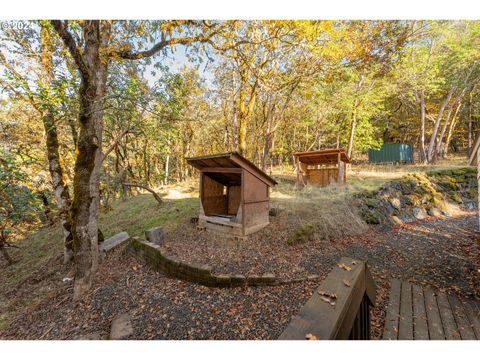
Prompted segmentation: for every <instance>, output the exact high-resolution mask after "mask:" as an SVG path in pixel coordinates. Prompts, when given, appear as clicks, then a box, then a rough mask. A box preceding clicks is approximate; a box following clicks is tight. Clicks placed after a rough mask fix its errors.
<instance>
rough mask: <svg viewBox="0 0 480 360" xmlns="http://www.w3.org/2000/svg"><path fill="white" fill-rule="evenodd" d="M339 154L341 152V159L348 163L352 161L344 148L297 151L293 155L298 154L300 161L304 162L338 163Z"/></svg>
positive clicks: (316, 163) (315, 163)
mask: <svg viewBox="0 0 480 360" xmlns="http://www.w3.org/2000/svg"><path fill="white" fill-rule="evenodd" d="M338 154H340V160H341V161H343V162H346V163H349V162H350V159H349V158H348V156H347V154H345V149H343V148H336V149H325V150H315V151H304V152H296V153H294V154H293V155H294V156H297V157H298V159H299V160H300V162H302V163H304V164H309V165H318V164H332V163H336V162H337V161H338Z"/></svg>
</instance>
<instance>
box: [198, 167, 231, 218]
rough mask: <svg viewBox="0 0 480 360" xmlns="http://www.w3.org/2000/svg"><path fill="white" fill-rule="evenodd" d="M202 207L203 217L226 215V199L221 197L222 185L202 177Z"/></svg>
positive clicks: (204, 176)
mask: <svg viewBox="0 0 480 360" xmlns="http://www.w3.org/2000/svg"><path fill="white" fill-rule="evenodd" d="M202 186H203V189H202V205H203V210H204V211H205V215H210V214H226V213H227V209H226V198H225V196H224V195H223V185H222V184H220V183H218V182H216V181H215V180H213V179H211V178H210V177H208V176H206V175H203V181H202Z"/></svg>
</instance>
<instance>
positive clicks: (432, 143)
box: [427, 87, 455, 162]
mask: <svg viewBox="0 0 480 360" xmlns="http://www.w3.org/2000/svg"><path fill="white" fill-rule="evenodd" d="M454 90H455V87H452V88H451V89H450V91H449V92H448V94H447V98H446V99H445V100H444V101H443V103H442V106H441V107H440V110H439V111H438V115H437V119H436V120H435V125H434V126H433V132H432V136H431V137H430V143H429V145H428V152H427V160H428V162H432V161H433V160H434V159H433V155H434V150H435V141H436V140H437V132H438V128H439V126H440V123H441V121H442V118H443V113H444V111H445V108H446V107H447V105H448V103H449V102H450V99H451V98H452V95H453V91H454Z"/></svg>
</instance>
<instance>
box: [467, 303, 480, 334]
mask: <svg viewBox="0 0 480 360" xmlns="http://www.w3.org/2000/svg"><path fill="white" fill-rule="evenodd" d="M464 309H465V314H466V315H467V317H468V320H469V321H470V324H472V328H473V332H474V333H475V335H476V337H477V339H478V340H480V311H479V310H478V308H477V304H476V303H475V301H474V300H469V301H466V302H465V304H464Z"/></svg>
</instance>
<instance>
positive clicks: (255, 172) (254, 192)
mask: <svg viewBox="0 0 480 360" xmlns="http://www.w3.org/2000/svg"><path fill="white" fill-rule="evenodd" d="M186 160H187V162H188V163H189V164H190V165H192V166H193V167H195V168H196V169H198V170H199V171H200V214H199V218H198V222H199V226H203V227H205V228H207V229H210V230H214V231H217V232H222V233H225V234H229V235H235V236H245V235H249V234H251V233H253V232H255V231H257V230H260V229H261V228H263V227H265V226H267V225H268V224H269V217H268V212H269V204H270V187H272V186H274V185H276V184H277V182H276V181H275V180H274V179H272V178H271V177H270V176H268V175H267V174H265V173H264V172H263V171H261V170H260V169H259V168H258V167H256V166H255V165H254V164H252V163H251V162H250V161H248V160H247V159H245V158H244V157H242V156H241V155H240V154H238V153H236V152H232V153H226V154H215V155H207V156H199V157H193V158H187V159H186Z"/></svg>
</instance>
